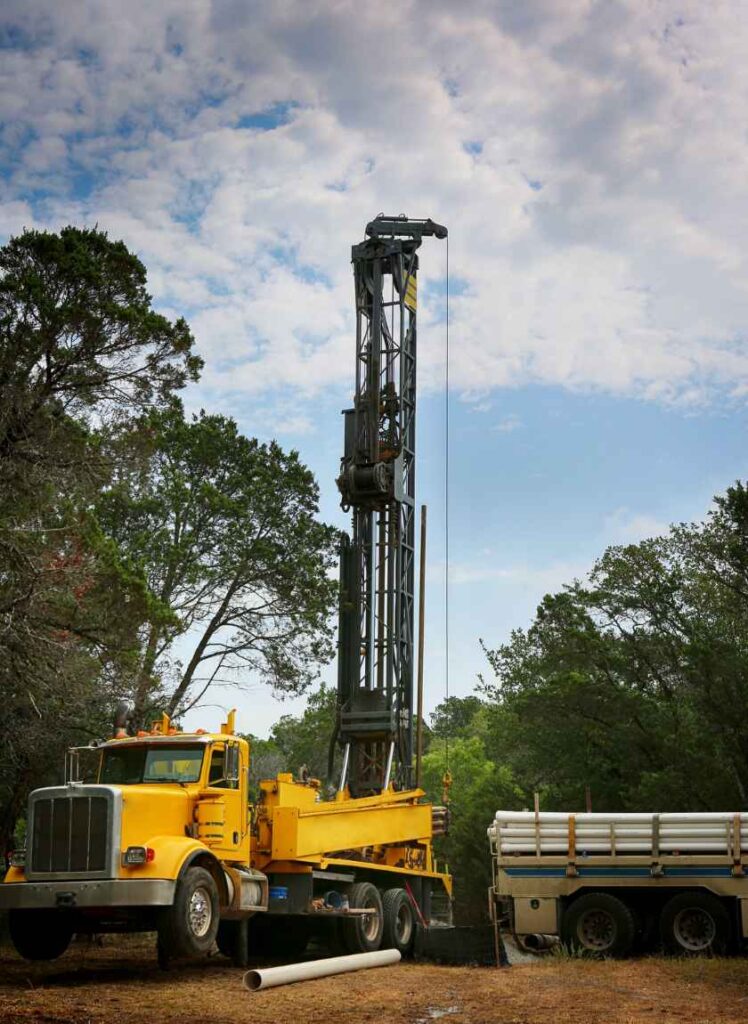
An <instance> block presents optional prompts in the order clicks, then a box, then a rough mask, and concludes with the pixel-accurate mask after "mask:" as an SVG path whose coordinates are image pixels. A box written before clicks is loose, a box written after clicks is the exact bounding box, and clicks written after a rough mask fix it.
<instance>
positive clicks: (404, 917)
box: [395, 903, 413, 946]
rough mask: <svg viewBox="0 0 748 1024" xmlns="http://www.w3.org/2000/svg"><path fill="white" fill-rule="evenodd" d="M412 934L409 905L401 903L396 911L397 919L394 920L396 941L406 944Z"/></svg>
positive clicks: (411, 917) (411, 916)
mask: <svg viewBox="0 0 748 1024" xmlns="http://www.w3.org/2000/svg"><path fill="white" fill-rule="evenodd" d="M412 934H413V915H412V914H411V912H410V907H409V906H408V905H407V903H401V904H400V907H399V909H398V911H397V920H396V921H395V935H396V936H397V941H398V942H399V943H400V944H401V945H403V946H407V944H408V943H409V942H410V937H411V935H412Z"/></svg>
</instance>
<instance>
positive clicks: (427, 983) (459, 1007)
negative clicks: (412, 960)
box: [0, 937, 748, 1024]
mask: <svg viewBox="0 0 748 1024" xmlns="http://www.w3.org/2000/svg"><path fill="white" fill-rule="evenodd" d="M439 1011H446V1012H445V1013H444V1014H443V1015H442V1013H440V1012H439ZM436 1019H442V1020H443V1021H444V1022H445V1024H467V1022H470V1024H493V1022H496V1024H499V1022H501V1024H535V1022H538V1024H541V1022H542V1024H567V1022H568V1024H598V1022H599V1024H638V1022H643V1021H646V1022H656V1021H668V1022H670V1021H672V1022H678V1024H738V1022H740V1024H743V1022H745V1021H746V1020H748V960H746V959H745V958H740V959H734V960H680V961H679V960H661V959H655V958H652V959H646V960H638V961H628V962H621V963H616V962H607V963H600V962H594V961H586V960H573V959H569V960H564V959H561V958H546V959H544V960H539V961H537V962H535V963H532V964H526V965H524V964H523V965H517V966H514V967H512V968H510V969H509V970H505V971H497V970H495V969H491V968H473V969H471V968H462V967H436V966H424V965H417V964H400V965H398V966H397V967H388V968H380V969H377V970H372V971H363V972H361V973H359V974H351V975H344V976H341V977H337V978H324V979H320V980H318V981H311V982H306V983H304V984H299V985H289V986H287V987H285V988H279V989H271V990H269V991H267V992H257V993H250V992H247V991H246V990H245V989H244V988H243V986H242V984H241V972H239V971H237V970H235V969H233V968H231V967H230V966H228V965H227V961H226V960H224V959H223V958H222V957H215V958H210V959H208V960H205V961H202V962H199V963H195V964H192V965H186V966H182V967H177V968H175V969H174V970H173V971H170V972H169V973H166V974H164V973H162V972H161V971H159V970H158V968H157V966H156V964H155V960H154V958H153V944H152V942H150V941H148V940H144V939H122V938H119V937H118V938H116V939H115V938H111V939H109V940H107V945H106V946H105V947H104V948H103V949H96V948H92V947H88V946H75V947H73V948H72V949H71V950H70V951H69V952H68V953H67V954H66V955H65V956H64V957H62V958H61V959H60V960H58V961H57V962H56V963H53V964H44V965H28V964H25V963H23V962H22V961H21V960H19V959H18V958H17V957H15V956H14V955H13V954H12V953H10V952H9V951H7V950H6V951H3V955H2V956H0V1021H2V1024H28V1022H29V1021H42V1022H47V1024H104V1022H107V1024H108V1022H116V1024H146V1022H147V1024H201V1022H203V1021H206V1022H207V1021H210V1022H211V1024H229V1022H230V1024H243V1022H247V1024H276V1022H278V1024H313V1022H314V1024H342V1022H351V1024H352V1022H354V1021H355V1022H356V1024H366V1022H372V1024H374V1022H376V1024H429V1022H431V1021H432V1020H436Z"/></svg>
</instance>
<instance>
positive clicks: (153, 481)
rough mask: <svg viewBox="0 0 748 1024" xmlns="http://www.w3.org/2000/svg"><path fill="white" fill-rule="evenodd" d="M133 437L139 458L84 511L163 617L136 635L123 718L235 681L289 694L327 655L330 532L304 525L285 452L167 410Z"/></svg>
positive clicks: (308, 498) (311, 486)
mask: <svg viewBox="0 0 748 1024" xmlns="http://www.w3.org/2000/svg"><path fill="white" fill-rule="evenodd" d="M137 432H138V433H139V434H140V435H144V436H145V437H146V438H148V439H150V453H149V455H148V457H147V458H145V459H144V460H143V461H142V462H141V463H137V462H135V463H133V464H126V463H123V464H122V465H121V466H120V467H118V470H117V474H116V479H115V481H114V483H113V485H112V486H111V487H110V488H108V489H107V490H106V491H105V493H104V494H103V495H102V498H101V500H100V501H99V503H98V507H97V514H98V516H99V518H100V521H101V522H102V524H103V525H104V527H105V529H106V530H107V532H108V533H109V534H110V535H111V536H112V537H113V538H115V540H116V542H117V544H118V546H119V547H120V549H121V550H122V551H124V552H126V553H127V555H128V557H129V558H130V559H131V560H132V561H133V563H134V564H137V565H139V566H142V568H143V572H144V573H145V575H146V578H147V581H148V585H149V588H150V590H151V592H152V593H153V594H154V595H156V597H157V598H158V600H159V602H161V604H163V605H165V606H168V607H169V608H171V609H172V611H173V613H174V620H173V621H172V622H167V621H165V620H163V619H161V620H155V621H151V622H150V623H149V624H148V627H147V629H146V631H145V634H144V636H143V640H142V647H143V654H142V658H141V663H140V667H139V671H138V675H137V680H136V683H135V687H134V699H135V719H136V720H137V721H142V720H143V718H144V717H145V716H146V715H147V713H148V711H149V710H150V708H151V707H152V706H153V704H154V702H157V701H164V702H165V705H166V710H167V711H168V713H169V714H170V715H176V714H179V713H183V712H184V711H186V710H188V709H189V708H190V707H193V706H194V705H195V704H197V703H198V702H199V701H200V700H201V698H202V697H203V695H204V694H205V693H206V691H207V690H208V688H209V687H210V686H212V685H214V684H221V683H226V682H229V681H238V680H241V679H242V678H244V677H246V674H247V673H253V674H256V675H258V676H259V677H260V678H261V679H262V680H263V681H265V682H267V683H268V684H269V685H270V686H272V687H273V689H275V690H277V691H279V692H292V693H301V692H303V691H304V690H305V689H306V688H307V687H308V686H309V684H310V683H311V681H312V680H313V679H314V678H315V676H316V674H317V672H318V669H319V665H320V663H321V662H323V661H324V660H326V659H327V658H328V657H329V656H331V653H332V647H331V636H332V633H331V628H330V622H329V616H330V612H331V610H332V607H333V603H334V598H335V593H336V588H335V583H334V581H333V579H332V578H331V576H330V571H331V568H332V566H333V563H334V558H335V539H336V535H335V531H334V530H333V529H332V528H331V527H328V526H326V525H324V524H323V523H321V522H319V521H318V519H317V512H318V489H317V485H316V483H315V481H314V477H313V476H312V474H311V473H310V471H309V470H308V469H307V468H306V467H305V466H303V465H302V463H301V462H300V460H299V457H298V454H297V453H296V452H294V451H292V452H284V451H283V450H282V449H281V448H280V446H279V445H277V444H276V443H275V442H271V443H270V444H260V443H259V442H258V441H256V440H254V439H250V438H247V437H244V436H243V435H242V434H240V433H239V431H238V429H237V426H236V423H235V422H234V421H233V420H231V419H229V418H226V417H224V416H217V415H207V414H205V413H204V412H201V413H200V414H199V415H197V416H194V417H192V419H191V420H186V419H185V417H184V413H183V410H182V407H181V405H180V404H179V403H178V402H176V401H175V402H172V403H171V405H170V406H169V407H168V408H167V409H165V410H159V411H157V412H154V413H151V414H149V415H148V416H146V417H144V418H143V420H142V421H141V422H140V423H139V424H138V427H137ZM178 640H179V643H180V644H181V650H186V651H187V654H186V655H185V656H184V659H183V660H181V659H180V658H178V656H177V646H176V644H177V641H178ZM180 653H181V651H180Z"/></svg>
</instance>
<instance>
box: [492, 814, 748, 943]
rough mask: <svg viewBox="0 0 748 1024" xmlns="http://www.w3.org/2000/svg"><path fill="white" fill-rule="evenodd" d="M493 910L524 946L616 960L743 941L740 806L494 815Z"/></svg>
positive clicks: (744, 822) (743, 825)
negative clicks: (652, 948) (557, 945)
mask: <svg viewBox="0 0 748 1024" xmlns="http://www.w3.org/2000/svg"><path fill="white" fill-rule="evenodd" d="M488 838H489V844H490V851H491V859H492V865H493V873H492V874H493V877H492V886H491V891H490V897H491V899H490V901H489V903H490V907H491V912H492V914H494V915H495V914H497V913H501V912H502V911H504V912H505V913H506V915H507V916H508V920H509V923H510V928H511V930H512V932H513V933H514V934H515V936H517V938H518V939H520V941H522V942H523V943H524V944H526V945H528V946H531V947H532V946H535V947H538V946H543V945H546V944H547V941H546V940H547V937H549V936H550V937H556V938H557V939H560V940H561V941H562V942H563V943H564V944H565V945H566V946H568V947H570V948H572V949H576V950H582V951H584V952H586V953H590V954H596V955H600V956H614V957H625V956H627V955H629V954H630V953H631V952H632V951H634V950H635V949H636V948H637V946H639V947H641V946H646V945H647V944H651V943H652V942H653V941H659V942H661V943H662V945H663V946H664V947H665V948H666V949H667V950H669V951H670V952H673V953H676V954H681V955H689V954H690V955H693V954H699V953H701V954H707V953H709V954H711V953H722V952H726V951H727V950H729V949H731V948H735V947H737V946H739V945H740V944H742V943H744V942H745V941H746V940H748V877H747V872H748V814H742V815H741V814H739V813H722V812H714V813H705V814H697V813H694V814H667V813H663V814H656V813H641V814H600V813H598V814H593V813H580V814H575V813H566V812H547V811H545V812H533V811H497V813H496V817H495V819H494V821H493V823H492V824H491V826H490V827H489V829H488Z"/></svg>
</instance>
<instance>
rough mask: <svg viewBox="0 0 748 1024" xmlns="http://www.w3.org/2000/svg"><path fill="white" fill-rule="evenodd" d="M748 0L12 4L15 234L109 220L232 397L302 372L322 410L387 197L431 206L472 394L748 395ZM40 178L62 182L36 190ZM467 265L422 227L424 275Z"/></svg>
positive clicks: (3, 70)
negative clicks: (354, 246)
mask: <svg viewBox="0 0 748 1024" xmlns="http://www.w3.org/2000/svg"><path fill="white" fill-rule="evenodd" d="M741 13H742V10H741V6H740V5H739V4H737V3H735V4H730V3H727V2H718V3H714V4H709V5H704V4H703V3H697V2H695V0H686V2H678V3H676V2H675V0H665V2H662V3H658V4H652V3H642V2H641V0H628V2H613V3H608V2H605V3H602V2H594V0H575V2H565V3H558V2H557V0H535V2H528V3H525V4H521V5H519V4H514V3H511V2H500V3H497V2H494V0H491V2H489V0H470V2H466V3H463V4H461V5H460V7H459V10H458V9H457V8H456V7H455V6H454V5H453V4H451V3H447V2H446V0H431V2H428V3H427V2H426V0H412V2H410V3H408V4H405V5H389V4H380V5H375V6H371V5H369V6H366V7H362V6H361V5H360V4H356V3H354V2H353V0H341V2H336V3H332V2H329V3H315V4H310V3H308V2H303V0H288V2H286V3H284V4H254V3H246V2H244V0H241V2H240V0H225V2H222V3H211V2H209V0H162V2H161V3H159V4H152V3H146V2H145V0H133V2H131V3H130V4H128V5H127V7H124V6H123V5H122V4H121V3H119V2H118V0H96V2H94V0H85V2H83V0H82V2H80V3H78V4H75V5H70V4H59V3H56V2H53V0H40V2H39V3H35V4H33V5H28V4H27V3H25V2H23V0H6V3H5V4H4V5H3V13H2V21H3V22H4V24H5V25H6V26H8V27H12V28H13V36H12V38H13V39H14V40H15V41H16V43H17V45H16V46H15V48H14V49H4V50H3V51H2V54H3V59H2V64H0V122H2V123H3V124H4V128H3V129H2V131H1V132H0V147H2V152H3V153H4V157H3V159H4V162H5V164H6V168H7V171H8V175H7V181H6V184H5V186H4V192H1V193H0V199H1V200H2V202H0V230H2V231H3V232H4V233H6V234H7V233H8V232H12V231H17V230H20V229H21V228H22V227H23V226H25V225H26V226H28V225H30V224H32V223H35V222H39V223H49V224H54V225H56V224H60V223H64V222H66V221H69V220H73V221H78V222H87V223H94V222H98V223H99V224H100V225H101V226H104V227H106V228H107V229H108V230H109V231H110V232H111V234H113V235H115V236H121V237H124V238H125V240H126V241H127V242H128V243H129V244H131V245H132V246H134V247H136V248H137V249H138V250H139V251H140V252H141V254H142V255H143V257H144V259H145V260H146V263H147V264H148V266H149V268H150V269H151V278H150V284H151V287H152V289H153V291H154V294H155V296H156V299H157V301H158V302H159V303H160V304H161V305H162V306H163V307H164V308H167V309H169V310H175V311H176V310H179V311H183V312H184V313H185V314H186V315H187V316H188V318H189V319H190V321H191V323H192V324H193V326H194V329H195V332H196V335H197V338H198V341H199V344H200V348H201V350H202V352H203V354H204V355H206V357H207V359H208V365H207V369H206V376H205V387H206V389H207V390H209V391H211V392H221V391H222V390H227V389H228V390H232V391H236V390H240V391H244V392H247V393H251V394H256V393H258V392H261V391H267V390H269V389H273V388H275V387H279V388H282V389H287V388H290V389H293V390H295V391H297V392H298V393H299V395H300V401H302V402H303V400H304V398H305V397H308V398H310V399H311V396H313V395H314V394H315V392H318V391H319V390H320V389H323V388H326V387H328V386H341V385H342V384H343V383H345V384H347V383H348V381H349V379H350V376H351V368H350V359H351V352H350V346H351V331H352V326H353V323H352V284H351V280H350V268H349V265H348V260H349V253H350V245H351V243H353V242H355V241H358V240H359V238H360V237H361V234H362V230H363V226H364V224H365V223H366V221H367V220H368V219H369V218H370V217H371V216H372V215H373V214H375V213H377V212H378V211H379V210H382V209H386V210H388V211H389V210H392V211H395V212H399V211H401V210H405V211H406V212H408V213H410V214H411V215H415V216H422V215H430V216H433V217H435V218H436V219H441V220H444V221H445V222H446V223H448V225H449V227H450V247H451V252H450V265H451V268H452V274H453V278H459V289H456V293H455V294H454V295H453V298H452V304H451V312H452V321H451V332H452V351H453V353H454V355H453V359H452V366H451V378H452V381H453V382H454V385H455V386H456V387H457V388H459V389H461V390H462V391H464V392H466V393H472V394H480V395H486V394H487V393H488V392H490V390H491V389H493V388H496V387H499V386H519V385H522V384H526V383H542V384H551V385H560V386H562V387H566V388H569V389H573V390H595V391H605V392H610V393H614V394H620V395H635V396H639V397H641V398H644V399H648V400H653V401H660V402H670V403H673V402H676V403H681V404H686V405H689V404H690V405H702V404H705V403H708V402H711V401H714V400H715V399H716V398H718V399H719V400H723V399H725V398H727V399H729V398H731V397H732V398H734V399H735V400H737V399H738V398H742V397H743V396H744V394H745V392H746V389H748V346H747V344H746V328H747V326H748V255H746V249H745V242H744V238H745V222H746V219H747V218H748V193H746V190H745V182H744V167H745V165H746V162H747V160H748V139H746V135H745V131H744V125H743V121H744V110H745V106H746V102H748V95H747V93H748V70H746V66H745V61H744V53H745V50H746V44H747V43H748V23H746V21H745V18H743V17H742V16H741ZM288 104H295V106H293V107H288V108H287V109H286V107H283V105H288ZM278 105H280V106H278ZM274 107H275V108H276V109H285V111H286V112H285V116H284V118H282V119H281V120H283V121H285V123H283V124H280V125H279V126H278V127H276V128H275V129H274V130H271V131H263V130H261V125H260V122H258V121H257V118H256V116H255V117H254V120H253V115H257V114H258V112H262V111H267V110H269V109H271V108H274ZM242 125H244V127H242ZM468 144H469V145H468ZM32 190H33V193H34V194H35V195H37V196H39V195H44V194H45V193H46V194H47V196H48V198H47V199H46V201H42V200H37V201H36V202H35V203H34V204H33V206H30V205H25V204H24V200H25V199H26V197H27V196H28V195H30V194H31V193H32ZM444 268H445V251H444V246H443V245H442V244H441V243H436V242H433V241H429V242H427V243H426V244H425V245H424V248H423V258H422V273H423V276H424V278H425V281H424V284H426V285H428V283H429V282H431V283H433V282H434V280H435V279H436V278H438V277H440V276H441V275H443V273H444ZM422 295H424V308H423V310H422V321H421V323H422V343H421V366H422V376H421V379H422V381H423V382H424V384H425V385H426V386H432V387H438V386H441V384H442V382H443V360H444V345H443V326H442V325H440V319H441V318H442V316H443V310H442V305H441V301H442V300H441V299H440V298H439V296H438V295H436V294H435V293H434V292H433V291H432V292H431V293H430V292H429V290H428V287H426V288H422ZM429 325H432V326H431V327H429ZM426 339H428V342H427V341H426ZM307 412H308V411H307V410H306V409H303V408H302V409H300V411H299V413H298V414H299V415H300V416H302V417H305V416H306V415H307Z"/></svg>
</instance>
